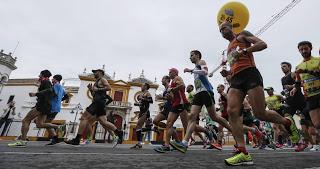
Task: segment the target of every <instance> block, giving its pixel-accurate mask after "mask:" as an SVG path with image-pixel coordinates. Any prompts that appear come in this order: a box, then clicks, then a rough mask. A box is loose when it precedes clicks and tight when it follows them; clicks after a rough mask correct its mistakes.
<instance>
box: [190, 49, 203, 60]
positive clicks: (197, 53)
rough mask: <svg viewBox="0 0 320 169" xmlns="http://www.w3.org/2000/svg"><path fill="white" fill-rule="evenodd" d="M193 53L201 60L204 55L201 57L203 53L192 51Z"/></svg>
mask: <svg viewBox="0 0 320 169" xmlns="http://www.w3.org/2000/svg"><path fill="white" fill-rule="evenodd" d="M191 52H193V53H195V54H196V55H198V56H199V58H200V59H201V57H202V55H201V52H200V51H198V50H193V51H191Z"/></svg>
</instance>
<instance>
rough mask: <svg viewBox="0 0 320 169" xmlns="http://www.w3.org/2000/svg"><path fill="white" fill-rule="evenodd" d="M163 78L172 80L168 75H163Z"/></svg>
mask: <svg viewBox="0 0 320 169" xmlns="http://www.w3.org/2000/svg"><path fill="white" fill-rule="evenodd" d="M162 79H166V80H169V81H170V80H171V79H170V77H169V76H168V75H165V76H163V77H162Z"/></svg>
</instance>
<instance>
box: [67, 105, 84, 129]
mask: <svg viewBox="0 0 320 169" xmlns="http://www.w3.org/2000/svg"><path fill="white" fill-rule="evenodd" d="M80 110H81V111H82V110H83V109H82V107H81V104H80V103H78V104H77V105H76V107H74V108H73V109H72V110H71V112H70V113H71V114H73V113H74V111H75V112H76V115H75V116H74V120H73V125H72V129H71V133H74V125H75V124H76V119H77V116H78V113H79V111H80Z"/></svg>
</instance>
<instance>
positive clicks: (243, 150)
mask: <svg viewBox="0 0 320 169" xmlns="http://www.w3.org/2000/svg"><path fill="white" fill-rule="evenodd" d="M237 148H238V150H239V151H240V152H243V153H244V154H246V155H247V154H248V152H247V149H246V147H237Z"/></svg>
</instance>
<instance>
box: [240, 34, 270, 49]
mask: <svg viewBox="0 0 320 169" xmlns="http://www.w3.org/2000/svg"><path fill="white" fill-rule="evenodd" d="M239 39H243V40H244V41H245V42H249V43H251V44H252V45H251V46H250V47H248V48H247V49H246V50H247V51H246V52H248V53H252V52H258V51H262V50H264V49H266V48H267V44H266V43H265V42H264V41H263V40H261V39H259V38H258V37H256V36H254V35H253V34H252V33H251V32H249V31H242V32H241V33H240V36H239ZM241 51H242V52H241ZM241 51H240V53H241V54H244V53H245V51H243V50H241Z"/></svg>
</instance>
